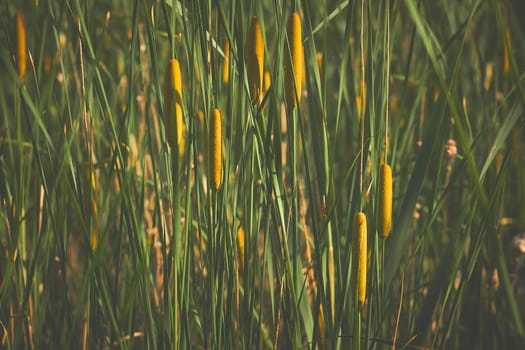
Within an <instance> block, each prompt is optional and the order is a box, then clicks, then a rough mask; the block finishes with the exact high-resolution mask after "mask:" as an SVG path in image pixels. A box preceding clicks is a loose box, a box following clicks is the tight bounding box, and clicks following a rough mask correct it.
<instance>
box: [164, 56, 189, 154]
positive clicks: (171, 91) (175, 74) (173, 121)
mask: <svg viewBox="0 0 525 350" xmlns="http://www.w3.org/2000/svg"><path fill="white" fill-rule="evenodd" d="M165 89H166V94H165V97H164V98H165V106H166V107H165V115H166V136H167V139H168V143H169V145H170V147H172V148H175V147H177V148H178V151H179V156H181V157H182V155H183V154H184V149H185V146H186V125H185V123H184V118H183V116H182V80H181V74H180V65H179V61H178V60H176V59H171V60H169V61H168V69H166V87H165Z"/></svg>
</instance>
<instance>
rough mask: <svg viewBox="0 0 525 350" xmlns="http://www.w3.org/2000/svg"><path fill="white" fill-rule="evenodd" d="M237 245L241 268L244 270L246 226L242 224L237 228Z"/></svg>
mask: <svg viewBox="0 0 525 350" xmlns="http://www.w3.org/2000/svg"><path fill="white" fill-rule="evenodd" d="M237 246H238V247H239V257H240V261H241V270H244V228H243V227H242V225H240V224H239V229H238V230H237Z"/></svg>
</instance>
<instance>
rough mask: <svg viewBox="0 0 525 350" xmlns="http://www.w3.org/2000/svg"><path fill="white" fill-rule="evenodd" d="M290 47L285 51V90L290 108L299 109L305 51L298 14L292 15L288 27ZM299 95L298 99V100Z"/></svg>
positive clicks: (286, 46)
mask: <svg viewBox="0 0 525 350" xmlns="http://www.w3.org/2000/svg"><path fill="white" fill-rule="evenodd" d="M286 34H287V36H288V45H285V50H284V62H285V69H284V74H285V75H284V88H285V93H286V103H287V104H288V105H289V106H290V107H293V108H295V107H297V105H298V102H299V101H300V100H301V91H302V89H301V83H302V81H303V73H304V50H303V42H302V39H301V19H300V18H299V15H298V14H297V13H292V14H291V15H290V18H289V19H288V24H287V25H286ZM296 95H297V98H296Z"/></svg>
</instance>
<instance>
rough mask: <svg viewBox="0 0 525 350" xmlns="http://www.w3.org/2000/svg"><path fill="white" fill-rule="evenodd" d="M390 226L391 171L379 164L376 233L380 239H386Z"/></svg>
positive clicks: (386, 165)
mask: <svg viewBox="0 0 525 350" xmlns="http://www.w3.org/2000/svg"><path fill="white" fill-rule="evenodd" d="M391 224H392V169H391V168H390V165H388V164H385V163H383V164H381V169H380V171H379V200H378V208H377V232H378V233H379V236H381V237H382V238H388V236H389V235H390V227H391Z"/></svg>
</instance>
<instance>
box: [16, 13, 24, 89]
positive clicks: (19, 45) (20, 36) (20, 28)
mask: <svg viewBox="0 0 525 350" xmlns="http://www.w3.org/2000/svg"><path fill="white" fill-rule="evenodd" d="M26 52H27V47H26V29H25V25H24V15H23V14H22V11H20V10H18V11H16V65H17V68H18V76H19V77H20V80H24V77H25V75H26V68H27V57H26Z"/></svg>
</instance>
